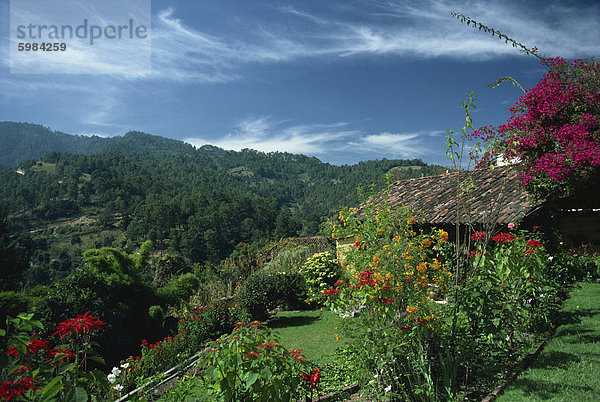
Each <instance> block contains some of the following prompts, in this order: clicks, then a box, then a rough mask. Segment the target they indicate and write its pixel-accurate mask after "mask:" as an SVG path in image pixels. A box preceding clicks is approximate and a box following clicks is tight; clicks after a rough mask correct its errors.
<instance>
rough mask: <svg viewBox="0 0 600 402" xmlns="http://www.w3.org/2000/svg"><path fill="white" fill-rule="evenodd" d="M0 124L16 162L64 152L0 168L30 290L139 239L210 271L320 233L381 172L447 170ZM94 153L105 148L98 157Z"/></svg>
mask: <svg viewBox="0 0 600 402" xmlns="http://www.w3.org/2000/svg"><path fill="white" fill-rule="evenodd" d="M0 126H1V128H2V130H4V131H3V134H2V142H3V143H8V144H16V145H15V146H16V147H20V148H19V152H20V153H21V155H36V152H38V153H39V152H40V151H39V150H38V149H49V148H55V147H59V146H60V147H62V148H63V149H69V150H71V151H72V153H61V152H57V151H51V152H49V153H47V154H45V155H44V156H43V157H42V158H41V160H36V159H29V160H27V161H24V162H20V164H19V165H18V166H14V167H11V168H6V169H4V170H2V171H0V182H2V183H3V185H2V187H0V205H2V206H4V207H5V208H6V210H7V212H8V214H9V216H10V218H11V221H12V232H13V233H14V234H15V235H17V238H18V239H19V241H18V243H19V244H20V245H21V246H23V247H26V248H28V249H30V250H32V251H31V254H32V256H31V268H30V269H28V273H27V275H26V276H25V279H24V281H25V282H24V283H25V284H27V285H28V286H33V285H35V284H38V283H46V282H48V281H52V280H54V279H56V278H60V277H62V276H64V275H66V274H67V273H68V272H70V271H71V270H72V269H74V268H75V267H76V266H77V264H79V262H80V259H81V256H82V253H83V251H85V250H86V249H89V248H93V247H102V246H114V247H119V248H123V249H125V250H128V251H130V252H132V251H134V250H136V249H137V247H139V244H141V243H142V242H143V241H146V240H150V241H151V242H152V244H153V247H154V249H155V250H156V251H157V252H158V253H160V254H164V253H167V252H171V253H177V254H179V255H181V256H183V257H184V258H185V259H187V260H188V261H189V262H190V263H200V264H204V263H207V262H209V263H218V262H219V261H220V260H222V259H224V258H225V257H227V256H228V255H229V254H230V253H231V252H232V250H233V249H234V247H235V246H236V245H237V244H238V243H240V242H247V243H264V242H266V241H269V240H273V239H279V238H282V237H290V236H309V235H314V234H317V233H318V232H319V226H320V225H321V224H322V223H323V221H324V219H325V218H327V217H329V216H332V215H333V214H334V213H335V211H336V210H337V209H338V208H339V207H340V206H348V205H355V204H357V203H358V195H357V191H356V189H357V187H359V186H363V187H366V186H369V185H371V184H375V185H376V186H381V185H382V184H383V183H384V182H385V177H384V176H385V174H386V173H390V174H391V175H392V176H393V177H394V178H396V179H398V178H410V177H420V176H422V175H430V174H436V173H439V172H440V171H441V170H443V169H444V168H442V167H440V166H428V165H427V164H425V163H423V162H422V161H420V160H385V159H384V160H379V161H368V162H361V163H359V164H357V165H352V166H348V165H344V166H334V165H330V164H328V163H323V162H321V161H319V160H318V159H317V158H314V157H308V156H304V155H294V154H289V153H269V154H265V153H262V152H257V151H254V150H242V151H241V152H235V151H225V150H223V149H220V148H216V147H213V146H210V145H207V146H203V147H201V148H200V149H195V148H194V147H192V146H191V145H188V144H185V143H183V142H181V141H176V140H172V139H167V138H163V137H158V136H152V135H148V134H144V133H139V132H130V133H127V134H126V135H125V136H123V137H114V138H110V139H102V138H99V137H91V138H88V137H77V136H70V135H68V134H63V133H56V132H54V133H53V132H50V131H49V130H47V129H45V128H43V127H41V126H37V125H31V124H21V123H2V124H1V125H0ZM11 130H12V131H11ZM7 132H10V133H9V135H7ZM21 134H23V136H24V138H22V139H21V140H20V142H19V141H17V140H16V139H17V138H18V136H19V135H21ZM101 148H103V149H108V150H105V151H101V152H98V153H95V152H96V151H98V149H101ZM1 149H3V150H6V149H7V148H6V147H4V146H3V147H2V148H1ZM86 153H87V154H86ZM5 154H6V155H8V154H10V152H6V151H5ZM12 154H13V156H12V157H13V158H14V152H13V153H12Z"/></svg>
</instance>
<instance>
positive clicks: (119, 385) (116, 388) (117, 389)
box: [114, 384, 123, 392]
mask: <svg viewBox="0 0 600 402" xmlns="http://www.w3.org/2000/svg"><path fill="white" fill-rule="evenodd" d="M114 388H115V391H117V392H121V391H123V386H122V385H121V384H117V385H115V386H114Z"/></svg>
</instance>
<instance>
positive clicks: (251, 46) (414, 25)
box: [5, 0, 600, 83]
mask: <svg viewBox="0 0 600 402" xmlns="http://www.w3.org/2000/svg"><path fill="white" fill-rule="evenodd" d="M528 4H529V3H521V2H516V1H515V2H489V1H482V0H478V1H462V2H456V1H450V0H424V1H421V2H418V3H417V2H395V1H380V0H365V1H359V2H353V3H345V4H344V6H345V7H344V10H345V12H343V13H336V12H333V11H332V9H331V8H330V7H328V6H324V7H322V8H321V10H320V11H319V12H315V11H310V12H309V11H306V10H304V9H303V8H302V5H301V3H300V5H299V6H298V5H297V6H289V5H288V6H282V7H280V8H279V9H277V10H278V12H279V13H280V14H281V15H282V17H285V19H286V21H287V22H286V24H287V25H280V24H270V23H269V21H268V20H262V19H261V17H260V15H261V14H256V15H249V16H247V20H246V21H244V24H239V25H237V28H236V30H235V31H234V30H232V31H231V32H227V33H223V32H217V31H215V30H214V28H213V29H212V30H210V28H206V30H205V31H203V30H200V29H198V28H195V27H192V26H191V25H190V24H189V23H187V22H186V16H184V15H179V14H178V12H177V9H175V8H167V9H162V10H159V11H157V12H156V14H154V15H153V16H152V38H151V39H152V42H151V43H152V70H151V71H148V70H144V69H131V68H128V66H127V63H122V64H112V65H111V64H108V63H106V61H105V60H102V59H98V58H97V57H95V55H94V53H93V52H92V50H93V49H90V47H87V48H86V47H83V46H80V47H77V46H75V47H74V48H73V49H72V53H71V58H72V60H71V62H72V63H74V64H75V65H77V66H83V65H87V66H91V67H93V68H91V67H90V68H91V69H92V70H104V71H107V72H111V73H113V74H115V75H117V76H120V77H122V78H125V79H135V80H139V79H143V80H146V79H150V80H164V81H182V82H190V81H191V82H202V83H219V82H229V81H234V80H238V79H240V78H241V77H243V76H244V74H245V70H244V68H245V67H247V66H248V65H252V64H261V63H281V62H290V61H294V60H298V59H305V58H312V57H331V58H335V57H338V56H345V57H353V56H356V55H368V56H380V55H395V56H402V57H417V58H433V57H448V58H460V59H464V58H470V59H472V60H487V59H490V58H494V57H502V56H506V55H515V54H517V53H516V51H515V50H514V49H513V48H512V47H511V46H507V45H506V44H505V43H504V41H500V40H498V39H497V38H492V37H491V36H490V35H489V34H485V33H482V32H477V31H476V30H473V29H471V28H469V27H467V26H466V25H464V24H463V23H460V22H458V21H456V19H454V18H453V17H452V16H450V15H449V14H448V11H450V10H455V11H458V12H462V13H464V14H466V15H469V16H470V17H472V18H474V19H476V20H477V21H479V22H482V23H485V24H487V25H489V26H491V27H494V28H496V29H500V30H501V31H502V32H504V33H506V34H508V35H509V36H512V37H514V38H515V39H516V40H519V41H521V42H522V43H524V44H526V45H528V46H537V47H538V48H539V49H540V51H542V52H543V53H545V54H547V55H549V56H556V55H562V56H564V57H582V56H589V55H593V54H598V53H599V52H600V42H599V41H598V40H597V38H598V37H600V24H598V20H599V19H600V6H598V5H594V4H586V5H583V6H582V5H578V6H570V7H569V6H565V5H562V4H560V3H557V2H547V3H539V6H538V7H536V8H535V9H532V8H531V6H530V5H528ZM357 16H358V17H357ZM111 46H114V49H113V51H114V52H117V53H118V54H122V56H123V58H124V60H126V57H127V46H124V47H122V48H119V47H118V46H117V45H114V44H111ZM33 56H35V55H33ZM33 56H32V57H33ZM5 60H6V59H5Z"/></svg>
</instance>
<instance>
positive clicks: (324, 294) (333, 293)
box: [321, 289, 340, 296]
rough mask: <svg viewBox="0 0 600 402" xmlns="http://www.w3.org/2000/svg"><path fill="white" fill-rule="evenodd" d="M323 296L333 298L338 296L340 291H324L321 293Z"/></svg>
mask: <svg viewBox="0 0 600 402" xmlns="http://www.w3.org/2000/svg"><path fill="white" fill-rule="evenodd" d="M321 294H322V295H323V296H333V295H339V294H340V290H339V289H325V290H324V291H323V293H321Z"/></svg>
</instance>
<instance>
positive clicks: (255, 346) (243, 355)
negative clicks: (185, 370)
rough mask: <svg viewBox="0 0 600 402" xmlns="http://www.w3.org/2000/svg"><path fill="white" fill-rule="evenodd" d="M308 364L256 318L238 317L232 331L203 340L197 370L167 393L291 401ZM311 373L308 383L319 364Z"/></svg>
mask: <svg viewBox="0 0 600 402" xmlns="http://www.w3.org/2000/svg"><path fill="white" fill-rule="evenodd" d="M308 368H309V366H308V363H307V362H306V359H305V358H304V357H303V356H302V355H301V353H300V351H299V350H292V351H289V350H287V349H285V348H284V347H283V346H281V344H279V342H278V340H277V338H276V337H275V336H274V335H273V334H272V333H271V332H270V331H269V330H268V329H266V328H260V322H258V321H254V322H251V323H249V324H246V323H245V322H240V323H237V324H236V326H235V329H234V331H233V332H232V333H231V334H229V335H224V336H222V337H221V338H219V339H217V340H216V341H214V342H211V343H210V344H208V345H207V347H206V348H205V349H204V352H203V357H202V359H201V360H200V362H199V367H198V369H197V370H196V371H195V372H194V374H193V375H192V376H191V377H190V378H188V379H187V381H183V382H180V383H179V384H178V386H177V387H176V388H175V389H173V390H171V391H169V392H168V393H167V395H166V398H168V399H177V400H183V399H186V398H189V399H193V398H195V399H199V400H228V401H229V400H239V401H242V400H249V401H254V400H264V401H266V400H269V401H291V400H293V399H294V398H295V397H297V396H298V394H297V389H298V387H299V385H300V384H301V382H302V379H303V375H302V373H305V372H307V371H309V370H308ZM310 372H311V374H310V375H309V379H308V383H309V386H313V384H314V385H316V384H317V383H318V381H319V378H320V373H319V369H318V368H317V369H315V370H312V371H310ZM305 375H306V374H305Z"/></svg>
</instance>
